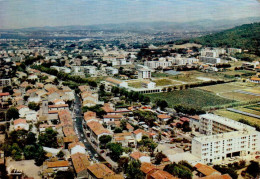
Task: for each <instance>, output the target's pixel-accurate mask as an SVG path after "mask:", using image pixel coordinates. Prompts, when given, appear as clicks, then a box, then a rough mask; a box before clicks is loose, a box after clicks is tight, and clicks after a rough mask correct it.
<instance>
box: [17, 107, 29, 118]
mask: <svg viewBox="0 0 260 179" xmlns="http://www.w3.org/2000/svg"><path fill="white" fill-rule="evenodd" d="M16 109H17V110H18V112H19V117H22V118H23V117H25V116H26V114H27V112H29V111H30V109H29V107H28V106H25V105H20V106H17V107H16Z"/></svg>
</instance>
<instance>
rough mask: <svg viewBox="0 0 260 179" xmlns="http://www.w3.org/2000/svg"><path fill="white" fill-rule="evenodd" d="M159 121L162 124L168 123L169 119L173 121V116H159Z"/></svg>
mask: <svg viewBox="0 0 260 179" xmlns="http://www.w3.org/2000/svg"><path fill="white" fill-rule="evenodd" d="M157 117H158V119H159V120H160V121H161V122H166V121H168V120H169V119H171V116H168V115H166V114H159V115H157Z"/></svg>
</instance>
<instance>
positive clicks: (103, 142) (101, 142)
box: [99, 135, 112, 145]
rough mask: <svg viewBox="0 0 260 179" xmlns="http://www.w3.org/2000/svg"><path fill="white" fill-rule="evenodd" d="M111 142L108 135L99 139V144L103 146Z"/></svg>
mask: <svg viewBox="0 0 260 179" xmlns="http://www.w3.org/2000/svg"><path fill="white" fill-rule="evenodd" d="M111 140H112V137H111V136H110V135H103V136H101V137H99V142H100V144H101V145H105V144H107V143H109V142H110V141H111Z"/></svg>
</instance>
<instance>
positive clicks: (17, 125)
mask: <svg viewBox="0 0 260 179" xmlns="http://www.w3.org/2000/svg"><path fill="white" fill-rule="evenodd" d="M14 129H15V130H22V129H24V130H27V131H28V130H29V124H28V123H27V122H26V119H16V120H14Z"/></svg>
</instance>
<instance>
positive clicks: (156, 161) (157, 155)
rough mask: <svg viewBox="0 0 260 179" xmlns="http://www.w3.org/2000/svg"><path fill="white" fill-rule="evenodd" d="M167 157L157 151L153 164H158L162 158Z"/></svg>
mask: <svg viewBox="0 0 260 179" xmlns="http://www.w3.org/2000/svg"><path fill="white" fill-rule="evenodd" d="M164 158H167V157H166V156H165V155H164V154H163V153H162V152H158V153H157V154H156V155H155V164H157V165H159V164H160V163H161V162H162V159H164Z"/></svg>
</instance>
